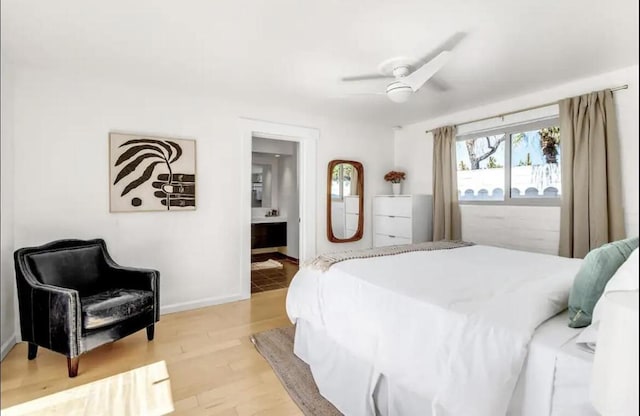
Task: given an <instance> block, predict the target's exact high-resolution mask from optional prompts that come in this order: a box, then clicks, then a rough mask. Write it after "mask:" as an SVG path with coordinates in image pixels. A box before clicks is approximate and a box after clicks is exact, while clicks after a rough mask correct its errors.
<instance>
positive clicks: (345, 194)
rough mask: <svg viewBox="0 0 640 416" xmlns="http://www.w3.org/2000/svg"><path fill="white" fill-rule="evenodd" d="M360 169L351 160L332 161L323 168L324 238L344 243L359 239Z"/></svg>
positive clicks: (360, 212) (361, 179)
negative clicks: (324, 192)
mask: <svg viewBox="0 0 640 416" xmlns="http://www.w3.org/2000/svg"><path fill="white" fill-rule="evenodd" d="M363 207H364V168H363V167H362V163H360V162H355V161H353V160H332V161H331V162H329V168H328V171H327V238H328V239H329V241H331V242H334V243H348V242H351V241H358V240H360V239H361V238H362V233H363V228H364V215H363Z"/></svg>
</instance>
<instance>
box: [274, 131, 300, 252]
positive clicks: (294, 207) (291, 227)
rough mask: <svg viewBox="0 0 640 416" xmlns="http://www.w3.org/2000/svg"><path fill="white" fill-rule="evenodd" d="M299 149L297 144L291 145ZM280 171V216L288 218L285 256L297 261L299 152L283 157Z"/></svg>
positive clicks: (298, 247)
mask: <svg viewBox="0 0 640 416" xmlns="http://www.w3.org/2000/svg"><path fill="white" fill-rule="evenodd" d="M291 145H295V146H296V147H297V143H291ZM279 159H280V169H279V170H278V173H279V178H278V183H279V184H280V195H279V202H278V206H279V207H280V215H283V216H286V217H287V247H286V249H285V250H284V254H286V255H287V256H290V257H293V258H295V259H297V258H299V256H300V245H299V244H300V242H299V239H300V222H299V218H300V212H299V211H300V208H299V206H300V201H299V199H298V198H299V194H298V171H297V169H298V159H297V152H296V151H293V154H292V155H290V156H284V155H283V156H281V157H280V158H279Z"/></svg>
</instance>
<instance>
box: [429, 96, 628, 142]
mask: <svg viewBox="0 0 640 416" xmlns="http://www.w3.org/2000/svg"><path fill="white" fill-rule="evenodd" d="M627 88H629V85H628V84H624V85H620V86H618V87H613V88H609V90H611V92H615V91H620V90H626V89H627ZM554 104H558V102H557V101H554V102H551V103H546V104H540V105H536V106H533V107H527V108H523V109H521V110H517V111H509V112H508V113H501V114H498V115H496V116H491V117H484V118H479V119H477V120H472V121H465V122H464V123H458V124H455V126H456V127H460V126H464V125H465V124H472V123H478V122H480V121H485V120H491V119H492V118H500V117H502V118H504V117H506V116H510V115H512V114H518V113H523V112H525V111H531V110H537V109H538V108H543V107H548V106H550V105H554ZM433 130H435V129H431V130H427V131H426V133H432V132H433Z"/></svg>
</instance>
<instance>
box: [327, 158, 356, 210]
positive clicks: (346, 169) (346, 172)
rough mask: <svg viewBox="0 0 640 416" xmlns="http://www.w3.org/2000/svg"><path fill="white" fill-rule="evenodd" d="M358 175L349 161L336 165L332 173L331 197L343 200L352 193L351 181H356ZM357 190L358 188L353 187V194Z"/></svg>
mask: <svg viewBox="0 0 640 416" xmlns="http://www.w3.org/2000/svg"><path fill="white" fill-rule="evenodd" d="M356 175H357V172H356V170H355V169H354V168H353V165H350V164H348V163H339V164H337V165H335V167H334V168H333V172H332V173H331V199H335V200H340V201H341V200H342V199H343V198H344V197H345V196H349V195H352V189H351V183H352V182H353V183H355V176H356ZM352 179H354V181H352ZM355 192H356V190H355V189H353V195H355Z"/></svg>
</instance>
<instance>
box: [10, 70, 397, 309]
mask: <svg viewBox="0 0 640 416" xmlns="http://www.w3.org/2000/svg"><path fill="white" fill-rule="evenodd" d="M240 117H249V118H253V119H261V120H269V121H275V122H281V123H288V124H295V125H304V126H309V127H315V128H317V129H319V130H320V139H319V143H318V155H317V170H318V175H317V177H318V182H317V190H318V198H317V213H318V218H317V221H316V226H317V231H318V233H317V242H316V243H317V248H318V251H319V252H322V251H327V250H330V249H336V248H340V249H348V248H356V247H366V246H370V245H371V232H370V228H371V227H370V226H369V225H368V224H370V214H369V213H368V215H367V217H366V220H367V226H366V230H365V236H364V239H363V240H362V241H360V242H358V243H353V244H342V245H339V246H335V247H334V246H333V245H332V244H331V243H329V242H328V241H327V240H326V235H325V224H326V223H325V221H326V220H325V218H326V216H325V214H326V207H325V204H326V201H325V199H324V198H325V189H326V174H325V172H326V169H327V164H328V162H329V160H330V159H333V158H353V159H356V160H359V161H361V162H362V163H363V164H364V166H365V185H366V187H365V192H366V193H367V206H370V198H371V195H373V194H375V193H377V192H380V191H381V190H382V188H383V187H384V181H383V180H382V176H383V174H384V172H385V171H386V170H387V169H388V168H389V167H390V166H391V165H392V163H393V160H392V154H391V152H390V151H389V150H390V149H392V148H393V137H392V134H391V131H390V130H389V129H387V128H382V127H380V126H378V125H375V124H374V123H367V124H362V123H360V124H357V123H350V122H347V121H335V120H329V119H326V118H324V117H314V116H310V115H305V114H301V113H299V112H296V111H287V110H283V109H277V108H273V107H259V108H258V107H255V106H252V105H251V104H241V103H234V102H229V101H218V100H216V99H215V98H211V97H199V96H193V95H183V94H181V93H180V92H179V91H174V90H171V89H170V86H169V87H168V89H167V90H162V91H161V90H152V89H146V88H141V87H136V86H128V85H118V84H114V83H110V82H107V81H105V80H101V79H93V80H89V79H83V78H81V77H77V76H74V74H57V73H52V72H45V71H40V70H35V69H31V68H20V71H16V83H15V114H14V127H15V162H16V163H15V189H16V192H15V211H14V214H15V245H16V246H17V247H22V246H28V245H33V244H41V243H44V242H46V241H50V240H54V239H59V238H72V237H74V238H92V237H102V238H105V240H106V241H107V244H108V247H109V250H110V252H111V253H112V255H113V257H114V258H115V260H116V261H118V262H120V263H122V264H126V265H135V266H145V267H152V268H155V269H158V270H160V272H161V292H160V296H161V304H162V305H163V306H164V310H165V311H167V310H176V309H179V308H181V307H185V305H186V306H189V305H191V306H194V305H198V304H203V303H214V302H219V301H226V300H232V299H236V298H237V297H238V296H239V294H240V290H241V272H240V264H238V263H239V260H238V256H237V247H238V246H239V244H240V235H239V231H238V230H240V228H241V227H240V224H241V221H248V219H243V218H240V214H239V207H240V199H241V192H247V191H248V189H247V185H246V184H242V183H240V174H239V172H238V171H237V170H238V165H239V159H240V153H241V140H240V130H241V129H240V126H241V123H240V120H239V118H240ZM113 130H118V131H124V132H132V133H142V134H156V135H158V136H174V137H183V138H193V139H196V140H197V191H196V192H197V209H196V210H195V211H186V212H155V213H123V214H111V213H109V201H108V195H109V192H108V172H109V170H108V149H107V143H108V140H107V138H108V133H109V131H113ZM3 159H4V156H3ZM3 162H4V160H3ZM3 199H4V198H3Z"/></svg>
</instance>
